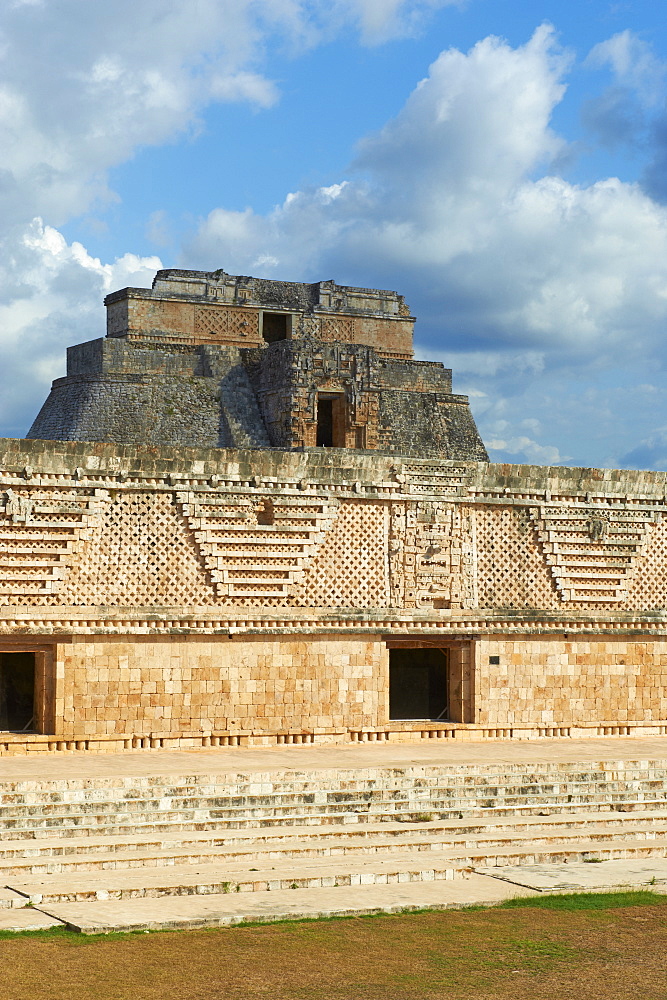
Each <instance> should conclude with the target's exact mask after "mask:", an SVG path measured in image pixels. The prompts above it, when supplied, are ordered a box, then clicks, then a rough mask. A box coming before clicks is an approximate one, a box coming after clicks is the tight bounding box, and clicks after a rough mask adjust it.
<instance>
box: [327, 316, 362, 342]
mask: <svg viewBox="0 0 667 1000" xmlns="http://www.w3.org/2000/svg"><path fill="white" fill-rule="evenodd" d="M320 338H321V339H322V340H335V341H337V342H338V343H339V344H353V343H354V320H353V319H349V318H345V317H344V316H336V317H331V319H328V318H327V319H322V321H321V324H320Z"/></svg>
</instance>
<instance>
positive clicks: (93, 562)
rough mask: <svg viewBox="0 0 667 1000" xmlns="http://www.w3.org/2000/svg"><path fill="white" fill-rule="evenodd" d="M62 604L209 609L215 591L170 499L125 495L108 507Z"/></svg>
mask: <svg viewBox="0 0 667 1000" xmlns="http://www.w3.org/2000/svg"><path fill="white" fill-rule="evenodd" d="M61 603H62V604H70V605H77V604H85V605H96V604H105V605H110V606H112V607H113V606H128V605H139V606H141V605H144V606H146V605H148V606H151V605H152V606H156V605H171V606H183V605H210V604H215V603H217V602H216V596H215V590H214V588H213V586H212V585H211V583H210V580H209V579H208V575H207V573H206V570H205V568H204V567H203V566H202V564H201V561H200V559H199V553H198V551H197V546H196V544H195V540H194V538H193V536H192V533H191V531H190V529H189V528H188V525H187V524H186V523H185V522H184V521H183V519H182V518H181V517H180V515H179V512H178V509H177V508H176V506H175V504H174V502H173V498H172V495H171V494H169V493H140V492H137V493H133V492H127V493H125V492H123V493H120V494H118V496H117V497H116V498H115V500H113V501H112V502H109V503H108V504H107V506H106V509H105V511H104V514H103V516H102V519H101V524H100V528H99V531H97V532H95V533H94V534H92V535H91V538H90V540H89V541H88V542H87V543H86V545H85V548H84V550H83V553H82V555H81V557H80V559H79V560H78V562H77V565H76V566H75V567H73V568H72V571H71V574H70V576H69V578H68V580H67V586H66V589H65V593H63V595H62V597H61Z"/></svg>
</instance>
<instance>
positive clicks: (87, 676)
mask: <svg viewBox="0 0 667 1000" xmlns="http://www.w3.org/2000/svg"><path fill="white" fill-rule="evenodd" d="M61 649H62V659H63V666H62V669H63V681H62V684H63V706H64V710H63V721H62V725H61V726H59V732H60V733H61V734H62V735H63V736H64V737H74V736H80V737H83V736H87V735H93V734H104V733H108V734H112V733H119V734H120V733H130V734H133V735H139V736H140V735H148V734H150V733H155V734H158V735H165V736H166V735H168V734H184V735H188V734H201V732H202V731H210V732H224V731H227V730H233V731H240V730H253V731H255V732H267V733H281V732H288V731H290V730H296V731H298V730H303V731H304V732H312V731H313V730H317V729H345V728H348V727H361V726H374V725H377V724H378V723H379V721H384V720H385V719H386V715H387V699H388V693H387V676H388V667H387V655H388V654H387V651H386V648H385V647H384V644H382V643H381V642H380V641H374V640H373V639H365V640H349V641H348V640H345V639H328V638H326V637H323V638H308V639H304V640H298V639H294V638H292V637H289V638H287V637H286V638H285V639H276V640H267V639H263V638H257V639H253V638H250V639H243V640H235V639H231V640H230V639H224V638H221V639H218V640H209V639H199V638H197V637H195V638H190V639H187V640H185V639H183V638H182V637H180V636H179V637H173V638H165V639H159V640H158V639H155V640H154V639H152V638H147V639H146V641H142V640H141V639H139V640H137V637H133V639H132V641H129V640H128V641H123V640H122V639H121V640H118V641H115V640H108V639H100V640H94V641H86V640H85V639H81V640H77V639H75V640H74V641H73V642H72V643H71V645H63V646H62V647H61Z"/></svg>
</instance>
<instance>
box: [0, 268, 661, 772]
mask: <svg viewBox="0 0 667 1000" xmlns="http://www.w3.org/2000/svg"><path fill="white" fill-rule="evenodd" d="M106 305H107V316H108V327H107V336H106V337H105V338H102V339H99V340H93V341H90V342H89V343H85V344H80V345H78V346H77V347H73V348H70V350H69V353H68V374H67V376H66V377H65V378H63V379H59V380H57V381H56V382H55V383H54V386H53V389H52V391H51V394H50V396H49V398H48V400H47V401H46V403H45V404H44V407H43V408H42V410H41V412H40V414H39V416H38V417H37V419H36V420H35V423H34V425H33V427H32V429H31V431H30V435H29V438H28V439H26V440H4V441H0V755H11V754H17V753H25V752H27V751H28V750H30V751H31V752H41V751H44V752H45V753H50V752H55V753H68V752H72V751H81V752H89V753H97V752H110V751H124V750H129V751H131V750H143V749H146V750H169V749H172V750H176V749H179V748H202V747H208V748H211V747H215V748H223V747H244V746H258V747H262V746H271V745H286V744H290V745H312V744H321V743H332V744H333V743H345V742H354V743H358V744H365V743H370V742H373V743H392V742H398V743H403V742H414V743H418V744H422V745H423V741H435V743H434V745H440V746H444V745H445V743H447V742H449V741H451V740H458V741H468V742H470V741H479V740H489V739H490V740H521V739H538V738H539V739H540V740H542V739H552V738H555V739H563V738H568V739H570V738H577V737H583V736H595V737H605V736H622V737H624V738H625V737H631V736H638V737H642V736H662V735H665V734H667V475H666V474H665V473H663V472H638V471H637V472H635V471H619V470H609V469H607V470H604V469H568V468H541V467H536V466H521V465H496V464H492V463H489V462H488V461H487V460H486V452H485V450H484V446H483V444H482V442H481V440H480V438H479V435H478V433H477V430H476V428H475V424H474V421H473V419H472V416H471V414H470V411H469V408H468V403H467V400H466V398H465V397H463V396H458V395H455V394H453V393H452V382H451V372H450V371H448V370H447V369H445V368H443V367H442V365H439V364H432V363H426V362H420V361H415V360H414V359H413V356H412V334H413V325H414V318H413V317H412V316H411V315H410V312H409V310H408V308H407V306H406V304H405V301H404V299H403V297H402V296H401V295H398V294H397V293H395V292H393V291H383V290H377V289H364V288H353V287H348V286H342V285H337V284H336V283H335V282H333V281H322V282H316V283H313V284H304V283H298V282H281V281H268V280H265V279H259V278H250V277H234V276H232V275H229V274H226V273H225V272H224V271H214V272H200V271H182V270H167V271H159V272H158V274H157V276H156V278H155V281H154V282H153V286H152V288H150V289H147V288H144V289H141V288H140V289H137V288H125V289H122V290H121V291H118V292H114V293H113V294H111V295H109V296H107V299H106Z"/></svg>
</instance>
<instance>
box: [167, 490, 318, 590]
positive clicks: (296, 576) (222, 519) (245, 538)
mask: <svg viewBox="0 0 667 1000" xmlns="http://www.w3.org/2000/svg"><path fill="white" fill-rule="evenodd" d="M178 502H179V504H180V507H181V511H182V513H183V515H184V516H185V517H186V518H187V520H188V523H189V525H190V528H191V529H192V531H193V534H194V538H195V540H196V542H197V545H198V547H199V551H200V553H201V555H202V558H203V561H204V564H205V565H206V567H207V569H208V570H209V572H210V574H211V579H212V580H213V582H214V584H215V588H216V593H217V595H218V597H219V598H222V599H224V598H228V599H229V601H231V602H233V603H244V602H245V601H248V600H249V601H252V602H253V603H258V602H268V603H276V602H278V603H284V601H285V599H286V598H287V597H288V595H289V594H290V593H291V591H292V589H293V587H294V585H295V584H297V583H298V581H299V580H300V578H301V576H302V573H303V570H304V567H305V565H306V564H307V562H308V560H310V559H312V557H313V556H314V555H315V553H316V551H317V549H318V548H319V546H320V545H321V543H322V541H323V539H324V536H325V534H326V532H327V531H328V530H329V528H330V527H331V523H332V520H333V519H334V518H335V516H336V513H337V507H338V502H337V501H336V500H335V499H329V498H322V497H285V496H280V497H277V498H276V497H271V496H262V495H257V496H252V495H247V494H245V495H232V494H217V493H208V494H200V493H197V494H194V493H179V494H178Z"/></svg>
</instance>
